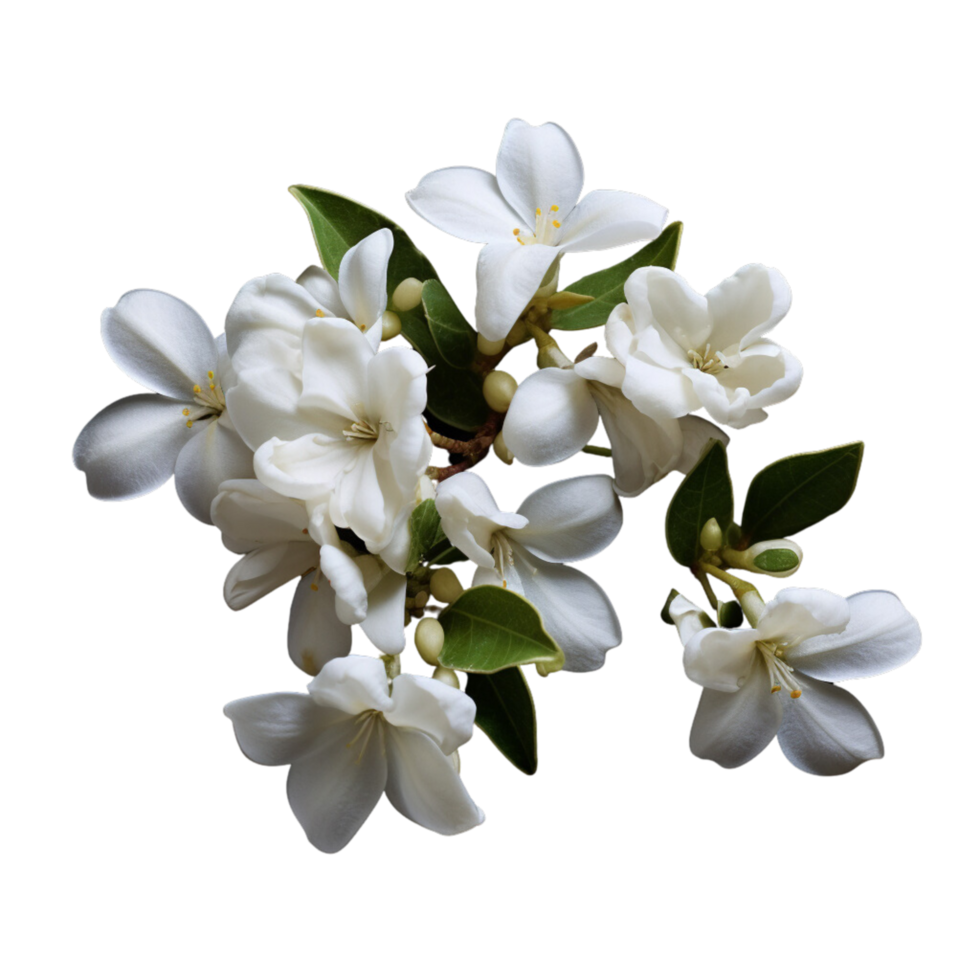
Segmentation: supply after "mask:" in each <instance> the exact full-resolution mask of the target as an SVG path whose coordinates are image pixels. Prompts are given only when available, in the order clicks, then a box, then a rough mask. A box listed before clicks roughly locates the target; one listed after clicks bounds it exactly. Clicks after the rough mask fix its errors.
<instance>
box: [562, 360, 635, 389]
mask: <svg viewBox="0 0 980 980" xmlns="http://www.w3.org/2000/svg"><path fill="white" fill-rule="evenodd" d="M572 370H573V371H574V372H575V373H576V374H577V375H578V376H579V377H580V378H585V380H586V381H598V382H599V384H603V385H605V386H606V387H607V388H622V387H623V381H624V380H625V378H626V368H624V367H623V365H622V364H620V363H619V361H617V360H616V358H615V357H601V356H599V357H597V356H595V355H592V356H591V357H586V358H584V359H583V360H581V361H577V362H576V364H575V366H574V367H573V368H572Z"/></svg>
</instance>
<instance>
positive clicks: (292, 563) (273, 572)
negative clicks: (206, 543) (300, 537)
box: [225, 541, 318, 610]
mask: <svg viewBox="0 0 980 980" xmlns="http://www.w3.org/2000/svg"><path fill="white" fill-rule="evenodd" d="M317 557H318V556H317V548H316V545H314V544H313V543H312V542H297V541H288V542H283V543H282V544H270V545H262V546H261V547H258V548H256V549H255V550H254V551H250V552H249V553H248V554H247V555H245V556H244V557H242V558H240V559H239V560H238V561H237V562H235V564H234V565H233V566H232V568H231V571H230V572H228V577H227V578H226V579H225V602H227V603H228V605H229V607H230V608H232V609H236V610H237V609H244V608H245V607H246V606H250V605H251V604H252V603H253V602H255V601H256V600H257V599H261V598H262V597H263V596H266V595H268V594H269V593H270V592H272V591H273V590H274V589H278V588H279V586H280V585H285V584H286V583H287V582H289V581H290V580H291V579H294V578H296V577H297V576H298V575H303V574H305V573H306V572H308V571H309V570H310V569H311V568H315V567H316V563H317Z"/></svg>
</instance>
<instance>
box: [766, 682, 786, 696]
mask: <svg viewBox="0 0 980 980" xmlns="http://www.w3.org/2000/svg"><path fill="white" fill-rule="evenodd" d="M782 689H783V685H782V684H773V686H772V690H771V691H770V692H769V693H770V694H778V693H779V692H780V691H781V690H782Z"/></svg>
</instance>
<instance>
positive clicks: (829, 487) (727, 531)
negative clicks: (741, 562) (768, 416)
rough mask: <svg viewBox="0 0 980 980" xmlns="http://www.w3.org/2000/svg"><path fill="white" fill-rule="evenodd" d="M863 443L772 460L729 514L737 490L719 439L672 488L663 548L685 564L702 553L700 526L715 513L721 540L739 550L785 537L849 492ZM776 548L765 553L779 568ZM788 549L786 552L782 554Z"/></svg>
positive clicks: (845, 499) (837, 503)
mask: <svg viewBox="0 0 980 980" xmlns="http://www.w3.org/2000/svg"><path fill="white" fill-rule="evenodd" d="M863 452H864V443H862V442H853V443H849V444H848V445H845V446H836V447H834V448H833V449H825V450H823V451H822V452H815V453H799V454H798V455H795V456H787V457H786V458H785V459H780V460H777V461H776V462H775V463H770V465H769V466H766V467H765V468H764V469H762V470H760V471H759V472H758V473H757V474H756V475H755V477H753V479H752V483H751V484H750V485H749V491H748V494H747V495H746V498H745V507H744V508H743V510H742V520H741V523H739V524H736V523H735V521H734V514H735V497H734V493H733V490H732V481H731V477H730V476H729V473H728V457H727V454H726V452H725V446H724V444H723V443H721V442H718V441H713V442H712V443H711V444H710V445H709V446H708V447H707V449H706V450H705V452H704V454H703V455H702V456H701V459H700V460H699V461H698V463H697V465H696V466H695V467H694V468H693V469H692V470H691V472H690V473H688V475H687V476H686V477H685V479H684V482H683V483H681V485H680V486H679V487H678V488H677V492H676V493H675V494H674V498H673V500H671V502H670V506H669V507H668V508H667V527H666V533H667V547H668V548H669V549H670V553H671V555H672V556H673V558H674V560H675V561H676V562H678V563H679V564H681V565H685V566H687V567H689V568H691V567H694V566H696V565H697V562H698V559H699V558H700V557H701V554H702V548H701V530H702V528H703V527H704V525H705V524H706V523H707V522H708V521H709V520H711V518H712V517H713V518H715V520H717V521H718V524H719V526H720V527H721V530H722V534H723V535H724V539H725V541H726V543H727V544H728V545H729V546H731V547H734V548H737V549H738V550H740V551H743V550H745V549H746V548H748V547H750V546H751V545H752V544H754V543H755V542H758V541H769V540H772V539H775V538H789V537H791V536H792V535H794V534H798V533H799V532H800V531H802V530H804V529H806V528H808V527H812V526H813V525H814V524H817V523H818V522H820V521H822V520H823V519H824V518H825V517H830V515H831V514H835V513H837V511H839V510H840V509H841V508H842V507H843V506H844V505H845V504H846V503H847V502H848V500H850V499H851V494H853V493H854V487H855V485H856V484H857V478H858V473H859V471H860V469H861V457H862V454H863ZM780 550H781V549H774V550H773V551H770V552H766V553H765V554H766V555H767V556H769V557H768V558H767V559H766V560H767V561H768V562H769V563H770V564H771V565H772V567H771V568H768V569H767V571H782V570H784V567H793V566H792V564H790V565H788V566H782V565H781V564H780V562H781V561H782V560H783V559H782V558H781V556H780ZM788 556H792V561H793V562H794V563H795V561H796V557H795V555H794V554H793V553H792V552H789V551H787V557H786V561H789V557H788Z"/></svg>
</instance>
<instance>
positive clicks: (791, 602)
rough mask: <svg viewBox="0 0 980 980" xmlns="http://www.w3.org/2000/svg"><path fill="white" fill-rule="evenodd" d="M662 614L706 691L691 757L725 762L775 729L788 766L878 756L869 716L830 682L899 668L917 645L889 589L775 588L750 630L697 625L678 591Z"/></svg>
mask: <svg viewBox="0 0 980 980" xmlns="http://www.w3.org/2000/svg"><path fill="white" fill-rule="evenodd" d="M759 605H760V606H761V603H760V604H759ZM669 613H670V615H671V618H672V619H673V620H674V622H675V623H676V624H677V628H678V631H679V632H680V635H681V639H682V641H683V642H684V669H685V671H686V672H687V676H688V677H689V678H690V679H691V680H692V681H694V682H695V683H697V684H700V685H701V686H702V687H704V688H705V690H704V693H703V694H702V695H701V702H700V704H699V705H698V710H697V713H696V714H695V716H694V724H693V726H692V728H691V751H692V752H693V753H694V754H695V755H696V756H699V757H700V758H702V759H711V760H713V761H714V762H717V763H718V765H720V766H724V767H725V768H726V769H732V768H735V767H736V766H741V765H744V764H745V763H746V762H749V761H750V760H751V759H754V758H755V757H756V756H757V755H758V754H759V753H760V752H761V751H762V750H763V749H764V748H765V747H766V746H767V745H768V744H769V743H770V742H771V741H772V740H773V738H775V737H777V736H778V738H779V745H780V747H781V748H782V750H783V753H784V754H785V755H786V757H787V758H788V759H789V760H790V762H792V763H793V765H795V766H797V767H798V768H800V769H802V770H804V771H805V772H810V773H815V774H817V775H823V776H832V775H839V774H841V773H845V772H850V771H851V770H852V769H854V768H855V767H856V766H859V765H860V764H861V763H862V762H866V761H867V760H869V759H880V758H881V756H882V755H883V754H884V746H883V744H882V741H881V735H880V734H879V733H878V729H877V728H876V727H875V723H874V721H873V720H872V718H871V716H870V715H869V714H868V712H867V711H866V710H865V708H864V706H863V705H862V704H861V702H860V701H858V700H857V698H855V697H854V696H853V695H851V694H849V693H848V692H847V691H845V690H843V689H842V688H839V687H836V686H835V684H836V682H837V681H842V680H855V679H857V678H859V677H870V676H872V675H874V674H880V673H884V672H885V671H887V670H892V669H894V668H895V667H900V666H901V665H902V664H904V663H906V662H907V661H909V660H910V659H911V658H912V657H914V656H915V654H916V653H917V652H918V650H919V646H920V644H921V641H922V637H921V634H920V632H919V626H918V624H917V623H916V621H915V619H913V617H912V616H911V615H910V614H909V613H908V611H907V610H906V609H905V607H904V606H903V605H902V603H901V602H900V601H899V600H898V597H897V596H894V595H892V593H890V592H859V593H858V594H857V595H853V596H851V597H850V598H849V599H843V598H841V597H840V596H838V595H834V594H833V593H832V592H825V591H824V590H823V589H783V590H782V591H781V592H780V593H779V594H778V595H777V596H776V597H775V598H774V599H773V600H772V601H771V602H769V603H768V604H766V606H765V607H764V608H761V610H760V615H759V616H758V621H757V624H756V626H755V628H753V629H720V628H716V627H711V628H708V629H702V628H700V626H701V619H700V617H701V615H702V614H701V612H700V610H698V609H697V607H696V606H694V605H693V604H692V603H690V602H688V600H686V599H685V598H684V597H683V596H677V597H675V599H674V600H673V602H672V603H671V605H670V609H669Z"/></svg>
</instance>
